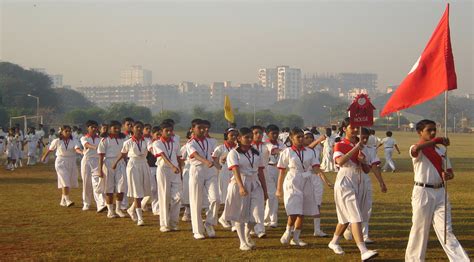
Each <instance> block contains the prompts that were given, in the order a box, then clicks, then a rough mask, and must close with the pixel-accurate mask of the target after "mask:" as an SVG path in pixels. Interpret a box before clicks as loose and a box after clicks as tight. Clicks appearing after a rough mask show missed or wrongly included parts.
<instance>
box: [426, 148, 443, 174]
mask: <svg viewBox="0 0 474 262" xmlns="http://www.w3.org/2000/svg"><path fill="white" fill-rule="evenodd" d="M423 142H424V141H423ZM421 152H423V155H425V156H426V158H428V160H429V161H430V162H431V164H433V166H434V167H435V168H436V171H438V174H439V176H440V177H441V178H442V175H441V174H442V173H443V158H442V157H441V156H440V155H439V154H438V152H436V147H435V146H430V147H425V148H423V149H422V150H421Z"/></svg>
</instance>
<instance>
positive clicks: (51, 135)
mask: <svg viewBox="0 0 474 262" xmlns="http://www.w3.org/2000/svg"><path fill="white" fill-rule="evenodd" d="M56 138H57V136H56V130H54V128H51V129H49V134H48V142H46V147H47V148H49V146H50V145H51V143H52V142H53V140H54V139H56ZM49 157H50V156H49V155H48V156H47V157H46V159H45V161H43V163H48V162H49ZM40 159H41V157H40Z"/></svg>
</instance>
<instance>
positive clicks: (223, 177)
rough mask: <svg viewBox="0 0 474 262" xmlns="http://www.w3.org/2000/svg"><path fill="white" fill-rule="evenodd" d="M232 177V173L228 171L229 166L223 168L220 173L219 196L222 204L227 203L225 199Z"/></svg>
mask: <svg viewBox="0 0 474 262" xmlns="http://www.w3.org/2000/svg"><path fill="white" fill-rule="evenodd" d="M231 177H232V171H230V170H229V169H227V166H224V167H222V170H221V171H220V172H219V196H220V203H221V204H224V203H225V198H226V197H227V187H228V186H229V183H230V178H231Z"/></svg>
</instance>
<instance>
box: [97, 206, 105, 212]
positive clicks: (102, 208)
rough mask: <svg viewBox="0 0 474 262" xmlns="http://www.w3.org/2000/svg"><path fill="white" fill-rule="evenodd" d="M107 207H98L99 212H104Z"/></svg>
mask: <svg viewBox="0 0 474 262" xmlns="http://www.w3.org/2000/svg"><path fill="white" fill-rule="evenodd" d="M106 209H107V206H103V207H100V208H97V213H102V212H104V211H105V210H106Z"/></svg>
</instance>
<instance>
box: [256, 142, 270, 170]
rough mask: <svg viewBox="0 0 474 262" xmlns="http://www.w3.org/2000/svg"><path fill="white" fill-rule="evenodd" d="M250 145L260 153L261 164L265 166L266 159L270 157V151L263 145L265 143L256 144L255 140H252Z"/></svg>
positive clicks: (266, 163)
mask: <svg viewBox="0 0 474 262" xmlns="http://www.w3.org/2000/svg"><path fill="white" fill-rule="evenodd" d="M252 147H253V148H255V149H257V151H258V153H260V157H262V158H263V159H262V160H263V165H264V166H267V165H268V160H269V158H270V153H269V152H268V149H267V147H266V145H265V143H263V142H260V143H258V144H255V142H252Z"/></svg>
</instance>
